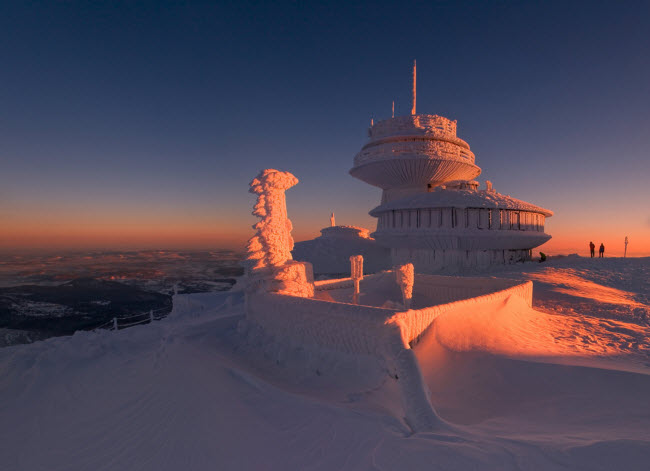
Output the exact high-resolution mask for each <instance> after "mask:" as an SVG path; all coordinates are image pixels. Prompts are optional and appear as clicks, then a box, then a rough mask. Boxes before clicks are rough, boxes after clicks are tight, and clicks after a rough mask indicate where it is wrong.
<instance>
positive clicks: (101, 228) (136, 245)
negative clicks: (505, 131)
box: [0, 218, 650, 257]
mask: <svg viewBox="0 0 650 471" xmlns="http://www.w3.org/2000/svg"><path fill="white" fill-rule="evenodd" d="M246 222H254V219H252V218H251V219H250V221H236V224H231V225H227V226H225V225H220V224H218V223H216V222H211V223H206V222H202V221H179V222H178V224H171V223H170V221H168V220H165V221H142V222H137V221H136V220H134V219H130V220H129V221H115V222H97V221H83V222H72V221H70V220H68V221H60V222H53V221H44V222H41V223H26V222H22V223H21V224H18V223H14V224H9V225H8V226H7V227H5V228H4V230H3V231H2V233H1V234H0V249H1V250H3V251H7V250H9V251H11V249H20V250H31V249H61V250H63V249H73V248H78V249H99V248H101V249H156V248H169V249H172V248H175V249H207V248H213V249H214V248H222V249H231V250H243V249H244V247H245V245H246V241H247V240H248V239H249V238H250V237H252V236H253V233H254V231H253V230H252V228H251V226H250V224H246ZM310 222H311V224H310V225H309V226H311V227H309V226H308V227H304V226H305V225H303V224H301V225H300V227H295V228H294V230H293V232H292V235H293V238H294V240H295V241H296V242H299V241H302V240H310V239H313V238H315V237H317V236H319V235H320V229H321V228H322V227H317V226H316V224H314V222H313V221H310ZM364 222H365V221H364ZM367 226H368V224H366V227H367ZM303 227H304V228H303ZM371 230H374V227H372V228H371ZM549 232H550V233H551V235H553V238H552V239H551V240H550V241H549V242H547V243H546V244H544V245H542V246H540V247H537V248H535V249H533V255H534V256H538V255H539V252H540V251H541V252H544V253H546V254H548V255H559V254H567V255H568V254H572V253H577V254H579V255H581V256H585V257H588V256H589V248H588V244H589V241H590V240H593V242H594V244H596V247H597V248H598V246H599V245H600V243H601V242H603V243H604V244H605V257H621V256H623V251H624V238H625V236H624V235H620V233H619V232H620V231H618V230H610V231H607V232H605V231H603V230H601V231H600V233H601V235H602V237H601V238H598V237H593V236H590V235H589V234H588V233H587V232H588V231H587V230H585V233H584V234H580V233H577V232H575V231H574V230H571V228H569V230H568V231H567V230H561V229H559V228H556V229H553V228H550V230H549ZM628 236H629V240H630V243H629V245H628V252H627V256H628V257H647V256H650V230H647V231H633V232H630V233H629V234H628ZM596 255H597V254H596Z"/></svg>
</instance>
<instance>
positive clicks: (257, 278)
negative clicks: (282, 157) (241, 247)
mask: <svg viewBox="0 0 650 471" xmlns="http://www.w3.org/2000/svg"><path fill="white" fill-rule="evenodd" d="M296 183H298V179H297V178H296V177H295V176H293V175H292V174H291V173H289V172H281V171H279V170H274V169H266V170H262V171H261V172H260V173H259V175H257V177H255V178H254V179H253V180H252V181H251V182H250V190H249V191H250V192H251V193H255V194H256V195H257V202H256V203H255V206H254V208H253V215H254V216H257V217H259V218H260V219H261V220H260V221H259V222H257V223H256V224H255V225H253V229H255V230H256V231H257V232H256V234H255V235H254V236H253V237H252V238H251V239H250V240H249V241H248V245H247V247H246V249H247V252H248V254H247V256H246V260H247V262H248V279H249V290H250V291H252V292H254V291H273V292H277V293H281V294H291V295H294V296H303V297H309V296H313V295H314V285H313V273H312V268H311V265H310V264H309V263H306V262H297V261H294V260H293V259H292V257H291V250H292V249H293V238H292V237H291V229H292V225H291V221H290V220H289V218H288V216H287V203H286V197H285V191H286V190H288V189H289V188H291V187H292V186H294V185H295V184H296Z"/></svg>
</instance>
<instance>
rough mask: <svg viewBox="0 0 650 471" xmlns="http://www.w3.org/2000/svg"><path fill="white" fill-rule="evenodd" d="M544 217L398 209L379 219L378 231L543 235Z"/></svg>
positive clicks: (512, 212)
mask: <svg viewBox="0 0 650 471" xmlns="http://www.w3.org/2000/svg"><path fill="white" fill-rule="evenodd" d="M544 222H545V216H544V215H543V214H539V213H533V212H530V211H515V210H510V209H490V208H435V209H398V210H393V211H387V212H385V213H383V214H381V215H380V216H379V220H378V223H377V229H379V230H381V229H408V228H411V229H419V228H425V229H426V228H466V229H493V230H514V231H538V232H544Z"/></svg>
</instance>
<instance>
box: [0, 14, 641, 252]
mask: <svg viewBox="0 0 650 471" xmlns="http://www.w3.org/2000/svg"><path fill="white" fill-rule="evenodd" d="M0 28H1V29H0V30H1V31H2V33H0V34H2V38H3V40H2V41H0V60H2V71H1V72H0V80H1V83H2V87H0V103H2V106H1V107H0V219H2V220H4V221H5V222H6V224H8V225H11V226H12V227H14V228H16V229H15V231H14V232H13V233H11V234H10V236H9V237H5V239H2V236H1V235H0V245H2V244H4V245H5V246H7V245H8V244H12V243H16V242H17V239H16V238H17V237H19V234H23V235H24V236H25V237H21V239H20V242H21V243H22V242H24V241H32V242H31V243H33V244H41V245H42V244H47V243H48V242H47V238H46V239H42V238H41V239H39V238H38V237H36V236H34V237H33V238H30V237H27V234H30V233H31V232H30V231H32V232H34V231H36V232H38V233H39V234H40V235H41V236H42V235H43V234H44V233H47V231H48V227H50V228H52V227H56V228H57V229H56V230H57V231H58V232H57V234H63V235H62V236H61V237H62V238H61V237H59V238H58V239H56V240H65V231H66V230H70V231H77V232H78V231H80V230H81V231H83V228H86V229H88V230H89V231H91V232H92V231H94V232H93V233H96V232H97V231H101V230H102V229H101V228H102V227H107V226H111V227H112V228H120V227H123V228H125V229H124V230H125V234H126V235H125V239H124V240H128V231H129V228H130V227H131V228H132V227H135V226H137V225H138V224H140V225H149V226H150V227H156V228H164V227H165V224H168V225H170V226H173V227H174V228H178V227H188V228H192V229H191V230H190V229H188V235H187V237H188V243H194V242H192V240H193V239H192V235H191V234H192V231H202V234H203V235H202V237H203V239H201V240H209V238H210V237H213V238H214V241H215V245H219V244H220V243H223V244H233V243H234V244H236V243H237V242H236V241H237V240H243V239H244V238H245V237H246V234H248V231H249V225H250V224H252V223H253V222H254V218H253V217H252V216H250V215H249V213H250V210H251V206H252V203H253V198H252V196H251V195H249V194H248V193H247V184H248V182H249V181H250V179H251V178H252V177H253V176H255V174H256V173H257V172H258V171H259V170H261V169H263V168H269V167H270V168H279V169H282V170H288V171H291V172H292V173H294V174H295V175H296V176H297V177H298V178H299V179H300V181H301V183H300V184H299V185H298V186H297V187H295V188H294V189H292V190H290V192H289V193H288V195H287V196H288V204H289V211H290V217H291V218H292V220H293V222H294V226H295V228H296V229H295V235H296V238H297V239H300V238H304V237H307V236H311V235H316V234H317V233H318V229H319V228H320V227H323V226H325V225H327V224H328V222H329V219H328V216H329V212H330V211H331V210H334V211H335V212H336V213H337V221H338V222H340V223H343V224H358V225H365V226H366V227H370V226H371V225H372V224H373V222H374V220H373V219H372V218H371V217H369V216H368V215H367V212H368V211H369V210H370V209H371V208H372V207H374V206H375V205H376V204H378V202H379V197H380V191H379V190H378V189H376V188H373V187H369V186H368V185H366V184H365V183H363V182H360V181H357V180H355V179H353V178H352V177H350V176H349V175H348V174H347V172H348V170H349V168H350V167H351V164H352V158H353V156H354V154H355V153H356V152H357V151H358V150H359V149H360V147H361V146H362V145H363V143H364V142H365V139H366V130H367V127H368V125H369V123H370V119H371V118H374V119H376V120H377V119H383V118H387V117H390V111H391V101H392V100H395V103H396V114H408V113H409V110H410V81H411V76H410V72H411V63H412V61H413V59H417V61H418V111H419V112H423V113H431V114H440V115H443V116H446V117H448V118H451V119H457V120H458V135H459V137H461V138H463V139H465V140H466V141H467V142H468V143H469V144H470V146H471V148H472V151H473V152H474V153H475V154H476V159H477V160H476V162H477V164H478V165H479V166H480V167H481V168H482V169H483V174H482V175H481V177H480V178H479V180H481V181H484V180H485V179H489V180H491V181H492V182H493V183H494V186H495V188H496V189H497V190H498V191H500V192H502V193H505V194H511V195H512V196H515V197H518V198H521V199H524V200H527V201H530V202H533V203H536V204H539V205H541V206H544V207H547V208H549V209H552V210H554V211H555V212H556V216H554V218H552V219H551V220H550V221H549V225H548V230H549V232H551V233H552V234H553V235H554V236H555V237H554V241H553V242H554V243H557V244H560V245H561V242H562V241H563V240H565V241H567V244H568V245H571V244H573V243H574V242H571V244H569V241H573V240H574V239H575V238H576V237H577V238H581V237H582V238H584V237H587V238H590V237H593V238H598V235H597V234H598V233H599V231H600V233H602V234H603V235H602V238H605V237H611V238H612V240H614V239H615V240H618V238H620V235H621V234H619V233H618V232H620V231H628V232H630V234H633V235H631V239H632V240H645V241H646V242H647V249H648V252H649V253H650V227H648V224H647V220H648V217H650V214H649V213H650V210H649V209H648V207H649V205H648V201H650V190H649V189H648V188H649V187H648V185H647V183H646V181H647V177H648V175H650V159H649V158H648V149H649V148H650V146H649V144H650V136H649V133H648V129H650V126H649V125H650V106H649V105H650V64H649V61H648V51H650V35H649V34H648V31H649V30H650V29H649V28H650V4H649V3H648V2H413V3H409V2H399V3H397V2H395V3H382V2H373V3H363V2H341V3H340V4H336V3H334V2H327V3H316V2H305V3H298V2H272V3H271V2H268V3H263V2H230V3H228V2H217V3H212V2H137V3H120V2H110V3H93V4H88V3H85V2H79V3H77V2H65V3H63V2H60V3H59V2H57V3H54V2H13V3H11V2H7V3H4V4H3V5H2V6H1V7H0ZM20 228H23V229H20ZM66 228H68V229H66ZM80 228H81V229H80ZM21 230H22V232H21ZM161 230H162V229H161ZM170 230H172V229H170ZM162 232H165V231H164V230H162ZM594 233H595V234H596V235H592V234H594ZM178 237H181V236H180V235H179V236H178ZM181 239H182V237H181ZM71 240H72V239H71ZM124 240H123V241H122V242H124ZM606 240H608V239H606ZM153 242H155V241H153ZM177 242H178V243H182V240H179V241H177ZM25 243H27V242H25ZM105 243H110V241H108V239H107V242H105ZM156 243H158V242H156ZM159 243H160V244H163V245H164V243H165V241H164V240H163V239H161V240H160V242H159ZM134 244H136V242H135V239H134ZM560 245H558V248H560ZM568 245H567V247H566V250H570V248H569V246H568ZM561 248H563V249H564V247H561Z"/></svg>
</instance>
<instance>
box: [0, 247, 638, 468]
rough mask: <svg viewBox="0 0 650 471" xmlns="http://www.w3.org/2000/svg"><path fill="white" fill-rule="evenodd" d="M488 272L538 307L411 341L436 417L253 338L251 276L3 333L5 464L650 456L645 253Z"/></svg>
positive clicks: (348, 371)
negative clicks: (27, 332) (85, 324)
mask: <svg viewBox="0 0 650 471" xmlns="http://www.w3.org/2000/svg"><path fill="white" fill-rule="evenodd" d="M493 275H494V276H498V277H504V278H520V279H530V280H533V281H534V284H535V288H534V290H535V300H534V306H533V307H534V309H531V308H529V307H528V306H527V305H526V304H525V303H524V302H521V301H519V299H518V298H514V297H513V298H510V299H508V300H506V301H500V302H498V303H493V304H491V305H489V306H487V307H485V308H483V309H482V310H481V311H480V312H472V311H471V310H468V309H467V308H465V309H457V310H453V311H450V312H447V313H445V314H444V315H442V316H441V317H440V318H438V319H437V320H436V321H435V323H434V325H433V327H432V328H431V329H430V331H429V332H428V333H427V334H426V335H425V336H424V337H423V339H422V340H421V341H420V342H419V343H418V344H417V345H416V346H415V348H414V351H415V354H416V356H417V358H418V361H419V363H420V366H421V369H422V373H423V376H424V379H425V381H426V383H427V385H428V387H429V389H430V391H431V399H432V402H433V404H434V406H435V408H436V410H437V412H438V413H439V414H440V416H441V417H442V418H443V419H444V420H445V421H446V426H445V427H444V428H443V429H442V430H440V431H439V432H437V433H420V434H413V433H412V432H411V429H410V428H409V427H408V424H407V423H405V421H404V420H403V419H402V417H400V415H399V413H398V411H399V410H400V408H399V407H396V405H395V404H396V401H399V397H398V393H397V388H396V382H397V381H399V379H395V378H392V377H389V376H388V375H387V374H386V373H385V372H384V371H382V370H381V368H378V367H377V364H376V362H372V361H367V359H364V358H358V359H357V360H356V361H354V362H350V361H349V358H348V359H343V358H338V357H336V356H335V355H332V356H330V357H322V358H317V359H315V358H313V357H312V356H311V355H306V354H305V352H302V351H300V350H291V349H284V350H283V349H278V348H276V347H273V346H271V345H265V344H263V343H262V344H255V342H254V341H252V340H246V339H243V338H241V337H240V336H239V334H238V332H237V323H238V321H239V319H240V318H241V316H242V315H243V312H244V306H243V296H242V293H241V292H226V293H209V294H196V295H179V296H176V297H175V301H174V312H173V313H172V314H171V315H170V316H169V317H168V318H167V319H165V320H162V321H160V322H155V323H153V324H150V325H144V326H139V327H133V328H130V329H125V330H121V331H118V332H107V331H104V332H98V333H90V332H79V333H77V334H75V335H74V336H72V337H63V338H52V339H48V340H46V341H42V342H36V343H33V344H30V345H19V346H14V347H7V348H3V349H0V418H1V423H2V426H1V427H0V460H1V467H2V469H11V470H52V471H54V470H181V469H192V470H204V469H205V470H214V469H282V470H289V469H315V470H333V469H337V470H338V469H350V470H353V469H354V470H357V469H375V470H377V469H382V470H383V469H386V470H389V469H390V470H392V469H409V470H418V469H427V470H428V469H450V470H452V469H453V470H465V469H499V470H502V469H503V470H509V469H543V470H612V469H622V470H637V469H638V470H647V469H649V468H650V282H649V280H650V258H644V259H625V260H624V259H604V260H598V259H594V260H591V259H584V258H579V257H568V258H563V259H552V260H550V261H549V262H547V263H543V264H538V263H528V264H524V265H516V266H510V267H505V268H503V270H501V271H499V272H498V273H493ZM316 364H317V365H318V367H317V368H316V367H314V365H316Z"/></svg>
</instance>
